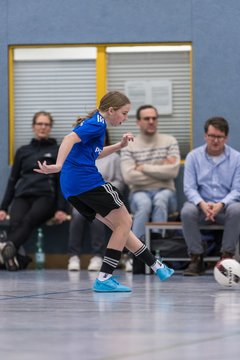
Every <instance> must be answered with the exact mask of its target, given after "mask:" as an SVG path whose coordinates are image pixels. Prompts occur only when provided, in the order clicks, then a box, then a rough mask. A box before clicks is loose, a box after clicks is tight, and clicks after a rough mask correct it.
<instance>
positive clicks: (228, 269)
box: [214, 259, 240, 287]
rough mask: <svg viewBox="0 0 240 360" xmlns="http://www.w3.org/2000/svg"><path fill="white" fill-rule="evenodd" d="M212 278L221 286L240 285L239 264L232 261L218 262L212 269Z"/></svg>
mask: <svg viewBox="0 0 240 360" xmlns="http://www.w3.org/2000/svg"><path fill="white" fill-rule="evenodd" d="M214 278H215V280H216V281H217V282H218V283H219V284H220V285H222V286H228V287H232V286H236V285H238V283H240V264H239V262H238V261H236V260H234V259H224V260H220V261H219V262H218V263H217V264H216V265H215V267H214Z"/></svg>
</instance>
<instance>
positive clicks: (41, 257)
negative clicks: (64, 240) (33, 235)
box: [35, 228, 45, 270]
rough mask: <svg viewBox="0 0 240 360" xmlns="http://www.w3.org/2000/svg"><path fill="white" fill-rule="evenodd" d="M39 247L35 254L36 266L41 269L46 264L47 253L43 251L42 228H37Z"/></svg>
mask: <svg viewBox="0 0 240 360" xmlns="http://www.w3.org/2000/svg"><path fill="white" fill-rule="evenodd" d="M36 245H37V248H36V254H35V261H36V268H37V269H39V270H41V269H43V268H44V264H45V253H44V252H43V231H42V228H38V229H37V244H36Z"/></svg>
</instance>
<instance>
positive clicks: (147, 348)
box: [0, 270, 240, 360]
mask: <svg viewBox="0 0 240 360" xmlns="http://www.w3.org/2000/svg"><path fill="white" fill-rule="evenodd" d="M116 274H119V275H120V278H119V280H120V281H121V282H122V283H124V284H126V285H128V286H131V287H132V289H133V292H132V293H130V294H129V293H125V294H102V293H93V292H92V290H91V286H92V283H93V281H94V279H95V276H96V274H95V273H88V272H87V271H86V270H84V271H81V273H69V272H68V271H67V270H42V271H41V270H40V271H37V270H28V271H19V272H16V273H10V272H7V271H1V272H0V329H1V330H0V357H1V359H6V360H13V359H14V360H15V359H16V360H40V359H41V360H48V359H49V360H50V359H52V360H55V359H56V360H62V359H67V360H73V359H74V360H76V359H78V360H80V359H81V360H90V359H91V360H143V359H144V360H145V359H147V360H148V359H149V360H169V359H171V360H176V359H183V360H190V359H191V360H195V359H196V360H197V359H199V360H202V359H209V360H215V359H217V360H221V359H224V360H225V359H231V360H234V359H239V357H240V350H239V343H240V288H239V287H237V288H234V289H233V288H222V287H220V285H218V284H217V283H216V282H215V280H214V278H213V275H212V273H209V274H207V275H205V276H202V277H197V278H189V277H182V275H181V274H176V275H174V276H173V277H172V278H171V279H170V280H169V281H167V282H163V283H161V282H160V281H159V280H158V279H157V278H156V277H155V276H154V275H132V274H126V273H124V272H123V271H116Z"/></svg>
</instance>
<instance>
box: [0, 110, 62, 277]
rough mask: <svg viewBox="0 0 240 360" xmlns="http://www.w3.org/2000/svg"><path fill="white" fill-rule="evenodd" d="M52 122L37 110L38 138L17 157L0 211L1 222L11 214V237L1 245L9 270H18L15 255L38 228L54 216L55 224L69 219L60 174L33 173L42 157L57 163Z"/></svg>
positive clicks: (9, 235)
mask: <svg viewBox="0 0 240 360" xmlns="http://www.w3.org/2000/svg"><path fill="white" fill-rule="evenodd" d="M52 125H53V118H52V116H51V114H50V113H48V112H45V111H41V112H38V113H36V114H35V115H34V116H33V120H32V128H33V132H34V135H35V137H34V138H33V139H32V140H31V142H30V144H28V145H23V146H21V147H20V148H19V149H18V150H17V152H16V155H15V158H14V163H13V166H12V170H11V174H10V177H9V180H8V184H7V188H6V191H5V195H4V197H3V201H2V204H1V210H0V221H3V220H6V218H7V217H8V214H9V215H10V229H9V232H8V240H7V242H6V243H3V244H0V246H1V247H0V251H1V255H2V258H3V260H4V263H5V266H6V268H7V269H8V270H10V271H16V270H18V268H19V264H18V262H17V259H16V257H15V255H16V253H17V251H18V249H19V248H20V246H21V245H23V244H24V243H26V242H27V240H28V238H29V236H30V235H31V233H32V230H33V229H34V228H35V227H38V226H40V225H42V224H43V223H44V222H45V221H47V220H48V219H50V218H51V217H54V220H55V222H56V223H61V222H63V221H64V220H66V219H67V213H66V210H67V203H66V201H65V200H64V198H63V196H62V194H61V190H60V187H59V179H58V174H49V175H48V176H46V175H44V174H37V173H35V172H33V168H34V167H36V164H37V160H39V159H41V161H44V160H47V162H48V164H54V163H55V162H56V157H57V152H58V145H57V142H56V140H55V139H53V138H50V137H49V135H50V132H51V128H52Z"/></svg>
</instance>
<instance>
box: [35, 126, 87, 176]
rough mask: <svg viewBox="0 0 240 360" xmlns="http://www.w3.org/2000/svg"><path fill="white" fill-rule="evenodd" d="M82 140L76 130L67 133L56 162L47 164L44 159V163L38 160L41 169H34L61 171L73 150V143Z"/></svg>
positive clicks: (52, 171) (43, 172)
mask: <svg viewBox="0 0 240 360" xmlns="http://www.w3.org/2000/svg"><path fill="white" fill-rule="evenodd" d="M80 141H81V139H80V138H79V136H78V135H77V134H76V133H75V132H72V133H70V134H68V135H66V136H65V137H64V139H63V141H62V143H61V145H60V147H59V150H58V156H57V161H56V164H54V165H47V163H46V161H44V162H43V163H41V162H40V161H38V166H39V169H33V171H35V172H38V173H40V174H53V173H58V172H60V171H61V169H62V166H63V163H64V161H65V159H66V157H67V156H68V154H69V152H70V151H71V149H72V147H73V145H74V144H75V143H77V142H80Z"/></svg>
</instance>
